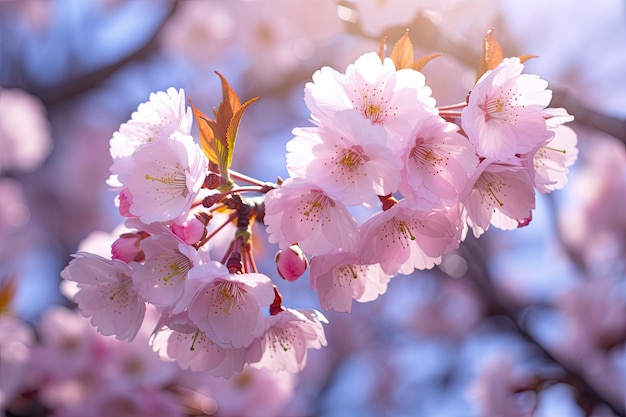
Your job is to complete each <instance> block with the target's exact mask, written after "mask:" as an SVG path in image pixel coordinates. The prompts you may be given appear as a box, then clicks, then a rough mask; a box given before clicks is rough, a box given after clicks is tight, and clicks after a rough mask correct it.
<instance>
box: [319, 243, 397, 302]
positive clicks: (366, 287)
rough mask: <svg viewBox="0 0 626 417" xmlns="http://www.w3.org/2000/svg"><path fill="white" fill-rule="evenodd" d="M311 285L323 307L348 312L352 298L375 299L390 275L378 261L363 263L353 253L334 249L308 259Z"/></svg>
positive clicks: (358, 299)
mask: <svg viewBox="0 0 626 417" xmlns="http://www.w3.org/2000/svg"><path fill="white" fill-rule="evenodd" d="M310 277H311V288H312V289H315V290H317V295H318V297H319V300H320V305H321V306H322V308H323V309H325V310H334V311H338V312H346V313H349V312H350V311H351V310H352V300H353V299H354V300H356V301H359V302H361V303H364V302H368V301H372V300H375V299H376V298H378V296H379V295H380V294H384V293H385V292H386V291H387V283H388V282H389V280H390V279H391V275H389V274H386V273H385V272H384V271H383V269H382V268H381V266H380V265H379V264H370V265H368V264H363V263H361V262H360V261H359V260H358V257H357V255H355V254H349V253H344V252H338V253H333V254H328V255H320V256H314V257H313V258H312V259H311V272H310Z"/></svg>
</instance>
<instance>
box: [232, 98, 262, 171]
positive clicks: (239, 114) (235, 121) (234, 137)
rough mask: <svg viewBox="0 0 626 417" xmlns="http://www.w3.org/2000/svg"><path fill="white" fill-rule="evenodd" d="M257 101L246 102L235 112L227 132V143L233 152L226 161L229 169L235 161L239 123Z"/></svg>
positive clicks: (254, 99) (253, 99)
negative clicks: (234, 151) (234, 154)
mask: <svg viewBox="0 0 626 417" xmlns="http://www.w3.org/2000/svg"><path fill="white" fill-rule="evenodd" d="M257 99H258V97H254V98H252V99H250V100H248V101H246V102H245V103H244V104H243V105H242V106H239V107H238V108H237V109H236V110H235V114H234V115H233V117H232V118H231V120H230V123H228V128H227V130H226V143H228V149H230V150H231V151H230V152H229V154H228V159H227V160H226V162H227V164H226V168H227V169H228V168H229V167H230V164H231V163H232V161H233V152H232V150H233V149H235V141H236V140H237V131H238V130H239V123H240V122H241V117H242V116H243V112H244V111H245V110H246V108H248V106H249V105H250V104H251V103H252V102H254V101H256V100H257Z"/></svg>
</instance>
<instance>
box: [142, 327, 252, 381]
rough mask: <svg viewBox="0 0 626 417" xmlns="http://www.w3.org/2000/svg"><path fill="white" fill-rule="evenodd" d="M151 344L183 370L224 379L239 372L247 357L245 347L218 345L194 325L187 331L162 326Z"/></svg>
mask: <svg viewBox="0 0 626 417" xmlns="http://www.w3.org/2000/svg"><path fill="white" fill-rule="evenodd" d="M152 346H153V349H154V350H155V351H157V352H159V353H160V354H161V355H162V356H165V357H167V358H170V359H173V360H175V361H176V363H177V364H178V366H180V367H181V368H182V369H189V370H191V371H195V372H208V373H210V374H211V375H214V376H219V377H224V378H230V377H232V376H233V374H235V373H236V372H240V371H241V370H242V369H243V366H244V365H245V363H246V360H247V353H246V349H245V348H239V349H235V348H228V347H223V346H219V345H217V344H216V343H215V342H213V341H212V340H211V339H209V337H208V336H207V334H206V333H205V332H203V331H201V330H200V329H197V328H196V329H195V331H192V332H190V333H184V332H180V331H177V330H172V329H167V328H166V329H162V330H160V331H159V332H158V333H157V334H156V336H155V338H154V341H153V344H152Z"/></svg>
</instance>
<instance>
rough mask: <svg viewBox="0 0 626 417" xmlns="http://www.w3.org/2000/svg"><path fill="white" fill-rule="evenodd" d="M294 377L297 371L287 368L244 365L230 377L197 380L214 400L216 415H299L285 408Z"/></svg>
mask: <svg viewBox="0 0 626 417" xmlns="http://www.w3.org/2000/svg"><path fill="white" fill-rule="evenodd" d="M298 379H299V378H298V375H296V374H293V373H291V372H287V371H282V372H272V371H269V370H267V369H257V368H253V367H251V366H245V367H244V368H243V370H242V371H241V372H239V373H237V374H235V375H233V377H232V378H230V379H224V378H215V377H209V378H206V377H205V378H202V381H201V382H202V385H206V386H207V387H208V388H209V389H210V392H211V394H212V396H213V398H215V399H216V400H217V409H218V410H219V414H220V415H223V416H248V417H264V416H265V417H268V416H295V415H303V413H292V412H290V411H289V409H288V410H285V407H286V406H287V404H289V403H290V401H292V400H293V399H294V391H295V386H296V385H297V383H298ZM198 385H199V384H198ZM304 414H306V413H304Z"/></svg>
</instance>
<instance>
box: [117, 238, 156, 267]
mask: <svg viewBox="0 0 626 417" xmlns="http://www.w3.org/2000/svg"><path fill="white" fill-rule="evenodd" d="M148 236H149V235H148V234H147V233H146V232H137V233H123V234H121V235H120V237H119V238H117V240H116V241H115V242H113V244H112V245H111V255H112V256H111V257H112V258H113V259H119V260H121V261H124V262H126V263H128V262H132V261H135V262H141V261H143V259H144V253H143V250H142V249H141V248H140V247H139V242H141V240H142V239H145V238H146V237H148Z"/></svg>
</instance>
